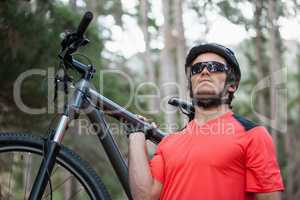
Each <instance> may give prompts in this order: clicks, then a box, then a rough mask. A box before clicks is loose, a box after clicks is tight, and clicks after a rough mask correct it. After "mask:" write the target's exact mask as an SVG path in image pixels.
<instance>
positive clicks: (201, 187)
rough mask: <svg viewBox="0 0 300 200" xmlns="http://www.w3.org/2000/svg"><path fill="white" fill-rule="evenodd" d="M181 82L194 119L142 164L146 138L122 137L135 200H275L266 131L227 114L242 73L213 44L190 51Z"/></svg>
mask: <svg viewBox="0 0 300 200" xmlns="http://www.w3.org/2000/svg"><path fill="white" fill-rule="evenodd" d="M185 67H186V74H187V77H188V81H189V89H190V95H191V98H192V101H193V104H194V106H195V118H194V119H193V120H192V121H191V122H189V123H188V124H187V126H186V127H185V128H184V129H183V130H182V131H179V132H176V133H174V134H170V135H168V136H166V137H165V138H164V139H163V140H162V141H161V142H160V143H159V145H158V147H157V150H156V152H155V154H154V156H153V158H152V160H151V161H149V160H148V157H147V150H146V146H145V135H144V134H143V133H141V132H137V133H133V134H130V135H129V138H130V139H129V141H130V142H129V181H130V186H131V190H132V195H133V197H134V199H135V200H148V199H151V200H152V199H163V200H173V199H183V200H198V199H201V200H250V199H257V200H278V199H280V191H282V190H284V186H283V183H282V178H281V175H280V170H279V167H278V164H277V161H276V155H275V148H274V145H273V143H272V139H271V136H270V135H269V133H268V132H267V130H266V129H265V128H264V127H262V126H259V125H256V124H254V123H253V122H251V121H249V120H246V119H245V118H243V117H240V116H238V115H236V114H234V113H233V112H232V111H231V101H232V99H233V96H234V92H235V91H236V90H237V87H238V84H239V81H240V77H241V72H240V69H239V64H238V62H237V60H236V58H235V55H234V53H233V52H232V51H231V50H230V49H228V48H226V47H224V46H222V45H219V44H214V43H213V44H203V45H199V46H195V47H194V48H192V49H191V50H190V52H189V54H188V56H187V58H186V66H185Z"/></svg>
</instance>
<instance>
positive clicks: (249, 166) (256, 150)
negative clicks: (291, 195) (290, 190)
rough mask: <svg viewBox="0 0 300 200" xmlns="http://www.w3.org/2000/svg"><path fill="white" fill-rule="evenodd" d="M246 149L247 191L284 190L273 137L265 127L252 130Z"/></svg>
mask: <svg viewBox="0 0 300 200" xmlns="http://www.w3.org/2000/svg"><path fill="white" fill-rule="evenodd" d="M247 134H249V135H248V136H249V141H248V145H247V148H246V191H247V192H273V191H280V190H284V185H283V182H282V178H281V174H280V169H279V166H278V162H277V159H276V152H275V146H274V144H273V141H272V137H271V135H270V134H269V133H268V131H267V130H266V129H265V128H264V127H261V126H259V127H256V128H253V129H251V130H250V131H249V132H248V133H247Z"/></svg>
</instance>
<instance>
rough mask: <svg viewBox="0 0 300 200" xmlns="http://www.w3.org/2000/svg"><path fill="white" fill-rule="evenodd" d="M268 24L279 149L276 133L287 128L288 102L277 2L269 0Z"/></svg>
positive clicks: (272, 101)
mask: <svg viewBox="0 0 300 200" xmlns="http://www.w3.org/2000/svg"><path fill="white" fill-rule="evenodd" d="M268 4H269V5H268V22H269V35H270V50H271V61H270V65H269V71H270V105H271V127H272V131H271V134H272V136H273V140H274V144H275V146H276V147H277V135H276V132H278V131H280V132H282V131H283V130H284V126H286V123H287V121H286V116H285V115H286V110H285V109H286V108H285V106H284V105H286V102H285V101H284V100H285V99H284V96H283V94H282V93H281V91H280V90H281V88H280V87H281V86H282V84H283V74H282V72H281V71H279V70H280V69H281V66H282V60H281V55H280V54H281V52H280V50H279V46H278V45H277V41H278V40H279V39H280V38H279V36H278V35H279V34H278V33H279V28H278V25H277V13H276V2H275V0H268Z"/></svg>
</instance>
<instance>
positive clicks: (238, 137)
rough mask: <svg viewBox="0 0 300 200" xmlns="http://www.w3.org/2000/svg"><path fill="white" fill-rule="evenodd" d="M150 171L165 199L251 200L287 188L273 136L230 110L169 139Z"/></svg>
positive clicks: (160, 150) (156, 153)
mask: <svg viewBox="0 0 300 200" xmlns="http://www.w3.org/2000/svg"><path fill="white" fill-rule="evenodd" d="M150 167H151V172H152V175H153V177H154V178H155V179H157V180H158V181H160V182H161V183H162V184H163V189H162V192H161V197H160V199H162V200H173V199H174V200H175V199H176V200H178V199H183V200H198V199H201V200H250V199H254V195H253V193H255V192H273V191H280V190H284V186H283V183H282V178H281V175H280V170H279V167H278V164H277V160H276V154H275V148H274V145H273V143H272V138H271V136H270V134H269V133H268V131H267V130H266V129H265V128H264V127H262V126H255V125H254V124H253V123H251V122H250V121H247V120H246V119H244V118H241V117H237V116H236V115H234V114H233V113H232V112H227V113H225V114H223V115H221V116H219V117H218V118H215V119H212V120H210V121H208V122H207V123H206V124H204V125H201V126H199V125H198V124H197V122H196V121H195V120H193V121H191V122H190V123H188V125H187V127H186V128H185V129H184V130H182V131H180V132H176V133H173V134H170V135H168V136H166V137H165V138H164V139H163V140H162V141H161V142H160V143H159V145H158V147H157V150H156V152H155V154H154V156H153V158H152V160H151V161H150Z"/></svg>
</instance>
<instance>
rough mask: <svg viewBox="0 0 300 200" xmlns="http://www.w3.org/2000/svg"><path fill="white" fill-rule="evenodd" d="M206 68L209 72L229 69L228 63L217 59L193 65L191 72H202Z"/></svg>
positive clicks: (193, 73)
mask: <svg viewBox="0 0 300 200" xmlns="http://www.w3.org/2000/svg"><path fill="white" fill-rule="evenodd" d="M204 68H206V69H207V70H208V71H209V72H224V71H226V70H228V68H227V66H226V65H224V64H223V63H219V62H216V61H210V62H199V63H196V64H194V65H192V66H191V74H192V75H195V74H200V73H201V72H202V71H203V69H204Z"/></svg>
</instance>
